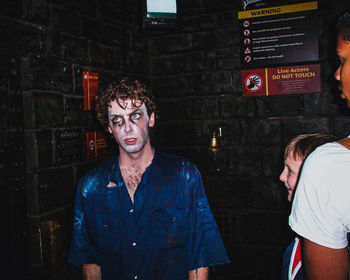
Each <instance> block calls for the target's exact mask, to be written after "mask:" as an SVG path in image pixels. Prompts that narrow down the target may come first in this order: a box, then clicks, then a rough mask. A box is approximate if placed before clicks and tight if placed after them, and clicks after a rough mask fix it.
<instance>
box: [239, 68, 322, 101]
mask: <svg viewBox="0 0 350 280" xmlns="http://www.w3.org/2000/svg"><path fill="white" fill-rule="evenodd" d="M320 91H321V77H320V64H310V65H298V66H285V67H274V68H261V69H249V70H243V71H242V93H243V96H267V95H280V94H300V93H315V92H320Z"/></svg>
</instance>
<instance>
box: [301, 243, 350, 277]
mask: <svg viewBox="0 0 350 280" xmlns="http://www.w3.org/2000/svg"><path fill="white" fill-rule="evenodd" d="M302 253H303V259H302V261H303V267H305V268H304V269H305V271H306V276H307V279H308V280H346V279H348V278H347V277H348V270H349V257H348V251H347V248H343V249H331V248H328V247H324V246H321V245H319V244H317V243H314V242H312V241H310V240H308V239H306V238H303V251H302Z"/></svg>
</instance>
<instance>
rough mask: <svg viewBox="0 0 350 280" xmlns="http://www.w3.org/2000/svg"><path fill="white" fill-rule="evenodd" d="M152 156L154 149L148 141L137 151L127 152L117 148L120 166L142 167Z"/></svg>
mask: <svg viewBox="0 0 350 280" xmlns="http://www.w3.org/2000/svg"><path fill="white" fill-rule="evenodd" d="M153 156H154V149H153V148H152V146H151V143H150V142H149V141H148V142H147V143H146V145H145V146H144V147H143V149H142V150H141V151H139V152H137V153H127V152H125V151H124V150H122V149H120V148H119V165H120V168H128V167H131V166H135V165H138V166H139V167H141V168H142V169H143V168H146V167H147V166H148V165H149V164H150V163H151V161H152V159H153Z"/></svg>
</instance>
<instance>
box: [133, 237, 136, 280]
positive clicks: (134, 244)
mask: <svg viewBox="0 0 350 280" xmlns="http://www.w3.org/2000/svg"><path fill="white" fill-rule="evenodd" d="M132 246H134V247H135V246H136V242H133V243H132ZM135 279H136V278H135Z"/></svg>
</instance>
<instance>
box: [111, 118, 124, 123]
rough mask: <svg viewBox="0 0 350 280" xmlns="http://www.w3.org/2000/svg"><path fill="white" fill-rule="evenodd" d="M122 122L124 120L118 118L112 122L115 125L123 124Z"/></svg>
mask: <svg viewBox="0 0 350 280" xmlns="http://www.w3.org/2000/svg"><path fill="white" fill-rule="evenodd" d="M121 121H122V118H121V117H116V118H114V119H113V120H112V122H113V123H114V124H118V123H121Z"/></svg>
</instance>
